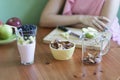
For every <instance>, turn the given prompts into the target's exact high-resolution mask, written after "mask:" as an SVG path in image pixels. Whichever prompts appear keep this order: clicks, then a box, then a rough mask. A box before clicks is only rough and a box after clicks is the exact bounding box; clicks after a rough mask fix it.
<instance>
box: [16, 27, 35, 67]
mask: <svg viewBox="0 0 120 80" xmlns="http://www.w3.org/2000/svg"><path fill="white" fill-rule="evenodd" d="M23 27H24V26H21V27H19V29H18V30H17V47H18V51H19V54H20V58H21V64H24V65H29V64H33V63H34V55H35V47H36V32H37V26H35V25H32V26H31V25H27V27H34V28H33V29H32V30H31V29H25V27H24V28H23Z"/></svg>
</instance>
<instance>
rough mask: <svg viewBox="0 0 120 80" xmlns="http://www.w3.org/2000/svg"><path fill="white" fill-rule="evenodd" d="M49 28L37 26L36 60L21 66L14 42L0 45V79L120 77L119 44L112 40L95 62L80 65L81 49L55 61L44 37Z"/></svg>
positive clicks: (109, 79) (107, 79)
mask: <svg viewBox="0 0 120 80" xmlns="http://www.w3.org/2000/svg"><path fill="white" fill-rule="evenodd" d="M50 31H52V29H48V28H38V33H37V45H36V51H35V62H34V64H32V65H27V66H25V65H22V64H21V63H20V56H19V52H18V49H17V45H16V41H15V42H12V43H9V44H5V45H0V80H120V47H119V46H118V45H117V44H116V43H115V42H113V41H111V48H110V51H109V52H108V53H107V54H106V55H104V56H103V59H102V62H101V63H100V64H97V65H82V63H81V61H80V57H81V49H80V48H79V49H78V48H76V49H75V52H74V55H73V57H72V59H70V60H66V61H59V60H55V59H54V58H53V56H52V55H51V52H50V49H49V46H48V44H45V43H43V40H42V39H43V38H44V37H45V36H46V35H47V34H48V33H49V32H50Z"/></svg>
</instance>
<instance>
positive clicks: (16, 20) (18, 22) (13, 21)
mask: <svg viewBox="0 0 120 80" xmlns="http://www.w3.org/2000/svg"><path fill="white" fill-rule="evenodd" d="M6 24H8V25H11V26H16V27H20V26H21V25H22V23H21V20H20V19H19V18H17V17H12V18H9V19H8V20H7V22H6Z"/></svg>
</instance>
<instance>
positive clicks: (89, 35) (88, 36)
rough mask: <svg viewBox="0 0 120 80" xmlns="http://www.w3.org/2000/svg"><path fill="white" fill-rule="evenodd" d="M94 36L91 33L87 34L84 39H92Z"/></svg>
mask: <svg viewBox="0 0 120 80" xmlns="http://www.w3.org/2000/svg"><path fill="white" fill-rule="evenodd" d="M94 36H95V35H94V33H92V32H88V33H86V34H85V37H86V38H89V39H91V38H93V37H94Z"/></svg>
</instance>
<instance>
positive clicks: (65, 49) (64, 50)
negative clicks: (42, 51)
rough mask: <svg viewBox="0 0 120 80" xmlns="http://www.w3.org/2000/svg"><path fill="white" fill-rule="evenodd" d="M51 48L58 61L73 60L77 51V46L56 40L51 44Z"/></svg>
mask: <svg viewBox="0 0 120 80" xmlns="http://www.w3.org/2000/svg"><path fill="white" fill-rule="evenodd" d="M49 47H50V50H51V53H52V55H53V57H54V58H55V59H56V60H68V59H71V58H72V55H73V53H74V50H75V44H74V43H72V42H69V41H59V40H55V41H54V42H51V43H50V44H49Z"/></svg>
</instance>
